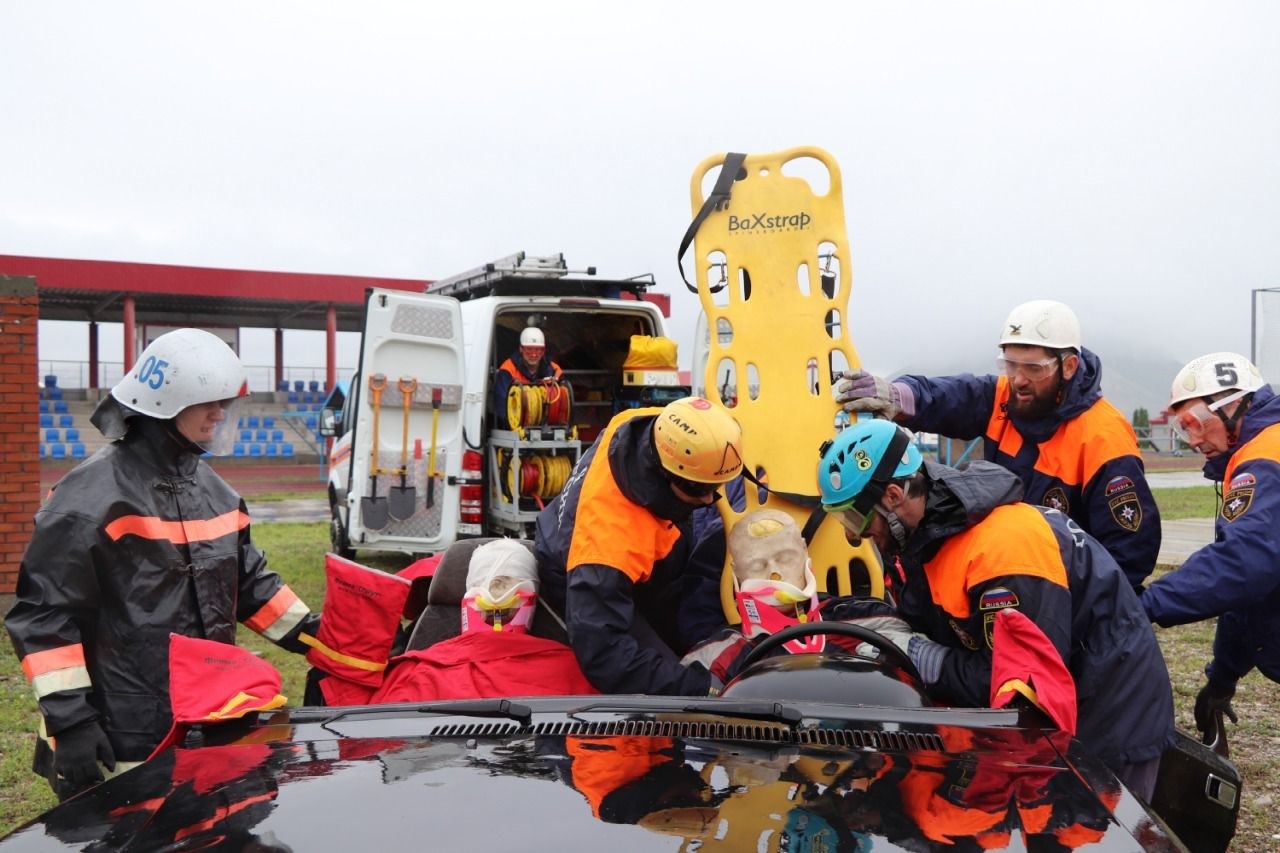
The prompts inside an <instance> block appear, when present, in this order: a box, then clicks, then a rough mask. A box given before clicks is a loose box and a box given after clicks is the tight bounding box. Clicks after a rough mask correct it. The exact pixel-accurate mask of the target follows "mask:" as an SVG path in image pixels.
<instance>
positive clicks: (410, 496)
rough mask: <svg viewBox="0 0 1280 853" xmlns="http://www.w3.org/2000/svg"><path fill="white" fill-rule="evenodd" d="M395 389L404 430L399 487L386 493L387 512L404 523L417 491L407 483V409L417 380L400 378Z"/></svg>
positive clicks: (410, 510) (415, 388)
mask: <svg viewBox="0 0 1280 853" xmlns="http://www.w3.org/2000/svg"><path fill="white" fill-rule="evenodd" d="M396 387H398V388H399V389H400V395H401V397H402V398H403V399H402V400H401V403H402V404H403V405H404V428H403V430H404V431H403V432H402V433H401V434H400V485H398V486H392V487H391V488H390V489H389V490H388V491H387V511H388V512H389V513H390V514H391V517H392V518H394V519H395V520H396V521H404V520H405V519H406V518H409V517H411V516H412V515H413V512H414V504H415V503H417V500H418V490H417V489H416V488H414V487H413V486H410V485H409V484H408V483H407V478H408V476H409V408H410V407H411V406H412V405H413V393H414V392H415V391H417V390H418V380H417V379H416V378H414V377H412V376H410V377H407V378H406V377H404V376H401V377H400V381H399V382H398V383H397V385H396Z"/></svg>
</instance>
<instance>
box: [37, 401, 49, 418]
mask: <svg viewBox="0 0 1280 853" xmlns="http://www.w3.org/2000/svg"><path fill="white" fill-rule="evenodd" d="M49 411H51V409H50V408H49V401H48V400H41V401H40V414H42V415H43V414H45V413H47V412H49Z"/></svg>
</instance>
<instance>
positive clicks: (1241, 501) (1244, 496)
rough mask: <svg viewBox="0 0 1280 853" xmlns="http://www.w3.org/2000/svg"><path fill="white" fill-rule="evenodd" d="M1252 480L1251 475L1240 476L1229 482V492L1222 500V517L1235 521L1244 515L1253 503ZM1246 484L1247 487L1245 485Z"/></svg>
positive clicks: (1253, 481)
mask: <svg viewBox="0 0 1280 853" xmlns="http://www.w3.org/2000/svg"><path fill="white" fill-rule="evenodd" d="M1255 482H1257V481H1256V480H1254V478H1253V475H1252V474H1241V475H1240V476H1238V477H1234V478H1233V479H1232V480H1231V486H1230V491H1228V492H1227V493H1226V495H1224V496H1223V498H1222V517H1223V518H1225V519H1226V520H1227V521H1235V520H1236V519H1237V518H1239V517H1240V516H1242V515H1244V514H1245V511H1246V510H1247V509H1249V505H1250V504H1252V503H1253V488H1254V483H1255ZM1246 483H1247V485H1246Z"/></svg>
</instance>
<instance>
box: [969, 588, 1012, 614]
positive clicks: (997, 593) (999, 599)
mask: <svg viewBox="0 0 1280 853" xmlns="http://www.w3.org/2000/svg"><path fill="white" fill-rule="evenodd" d="M1017 606H1018V596H1017V595H1015V594H1014V592H1013V590H1011V589H1006V588H1005V587H1002V586H997V587H992V588H991V589H989V590H987V591H986V592H984V593H982V597H981V598H979V599H978V609H979V610H1001V609H1003V608H1005V607H1017Z"/></svg>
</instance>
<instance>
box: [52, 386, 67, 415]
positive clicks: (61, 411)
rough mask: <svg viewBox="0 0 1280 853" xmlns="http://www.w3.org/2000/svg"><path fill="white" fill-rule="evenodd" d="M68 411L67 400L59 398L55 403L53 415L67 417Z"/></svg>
mask: <svg viewBox="0 0 1280 853" xmlns="http://www.w3.org/2000/svg"><path fill="white" fill-rule="evenodd" d="M59 393H61V392H59ZM67 411H68V409H67V402H66V401H65V400H62V399H60V398H59V399H55V400H54V401H53V413H54V414H55V415H65V414H66V413H67Z"/></svg>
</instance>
